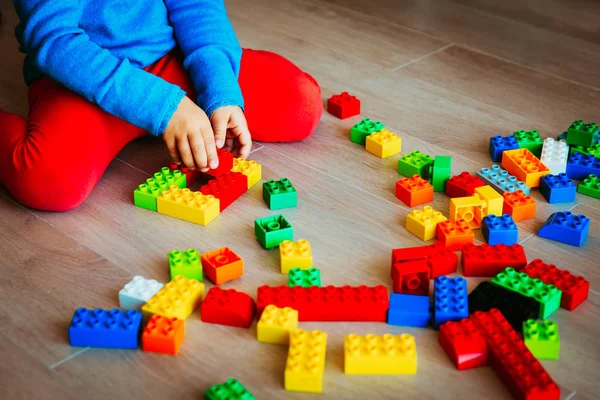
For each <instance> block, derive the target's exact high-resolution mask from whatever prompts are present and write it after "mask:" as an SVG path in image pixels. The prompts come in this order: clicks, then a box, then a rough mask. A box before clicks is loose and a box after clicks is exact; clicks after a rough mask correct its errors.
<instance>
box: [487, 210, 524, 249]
mask: <svg viewBox="0 0 600 400" xmlns="http://www.w3.org/2000/svg"><path fill="white" fill-rule="evenodd" d="M482 233H483V237H484V238H485V241H486V242H488V244H490V245H497V244H505V245H507V246H510V245H512V244H516V243H517V242H518V241H519V230H518V229H517V225H515V222H514V221H513V219H512V217H511V216H510V214H503V215H502V216H495V215H488V216H487V217H485V218H484V219H483V225H482Z"/></svg>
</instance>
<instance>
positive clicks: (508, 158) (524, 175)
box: [502, 149, 550, 188]
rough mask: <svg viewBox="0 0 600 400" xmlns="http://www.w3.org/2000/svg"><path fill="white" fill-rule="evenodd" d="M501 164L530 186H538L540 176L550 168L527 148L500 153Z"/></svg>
mask: <svg viewBox="0 0 600 400" xmlns="http://www.w3.org/2000/svg"><path fill="white" fill-rule="evenodd" d="M502 166H503V167H504V168H505V169H506V170H507V171H508V172H509V173H511V174H513V175H514V176H516V177H517V179H518V180H520V181H523V182H525V185H527V187H530V188H536V187H538V186H540V178H541V177H542V176H544V175H548V174H549V173H550V170H549V169H548V167H546V166H545V165H544V164H543V163H542V162H541V161H540V160H539V159H538V158H537V157H536V156H535V155H533V154H532V153H531V152H530V151H529V150H528V149H518V150H507V151H505V152H504V153H502Z"/></svg>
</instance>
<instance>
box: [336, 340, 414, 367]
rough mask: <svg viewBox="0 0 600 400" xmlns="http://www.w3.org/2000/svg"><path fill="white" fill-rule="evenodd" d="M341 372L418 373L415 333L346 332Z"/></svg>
mask: <svg viewBox="0 0 600 400" xmlns="http://www.w3.org/2000/svg"><path fill="white" fill-rule="evenodd" d="M344 372H345V373H346V374H349V375H400V374H410V375H414V374H416V373H417V346H416V344H415V338H414V336H411V335H409V334H406V333H404V334H402V335H400V336H394V335H391V334H389V333H387V334H385V335H383V336H375V335H371V334H368V335H366V336H358V335H355V334H352V335H348V336H346V337H345V338H344Z"/></svg>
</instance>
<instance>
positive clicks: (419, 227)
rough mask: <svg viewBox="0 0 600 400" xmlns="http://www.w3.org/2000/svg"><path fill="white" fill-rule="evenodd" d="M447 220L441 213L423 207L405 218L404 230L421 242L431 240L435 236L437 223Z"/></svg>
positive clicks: (428, 207)
mask: <svg viewBox="0 0 600 400" xmlns="http://www.w3.org/2000/svg"><path fill="white" fill-rule="evenodd" d="M447 219H448V218H446V217H444V216H443V215H442V213H441V212H439V211H435V210H434V209H433V208H432V207H430V206H425V207H424V208H423V209H422V210H414V211H412V212H411V213H410V214H408V215H407V216H406V230H407V231H409V232H410V233H412V234H413V235H415V236H416V237H418V238H419V239H421V240H429V239H433V238H435V237H436V234H437V232H436V228H437V224H438V222H443V221H446V220H447Z"/></svg>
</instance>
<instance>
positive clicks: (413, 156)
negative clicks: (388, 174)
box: [398, 150, 433, 179]
mask: <svg viewBox="0 0 600 400" xmlns="http://www.w3.org/2000/svg"><path fill="white" fill-rule="evenodd" d="M431 164H433V158H431V156H430V155H429V154H422V153H421V152H420V151H419V150H415V151H413V152H412V153H409V154H406V155H405V156H404V157H402V158H401V159H399V160H398V173H399V174H400V175H404V176H414V175H420V176H421V177H422V178H423V179H429V168H430V167H431Z"/></svg>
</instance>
